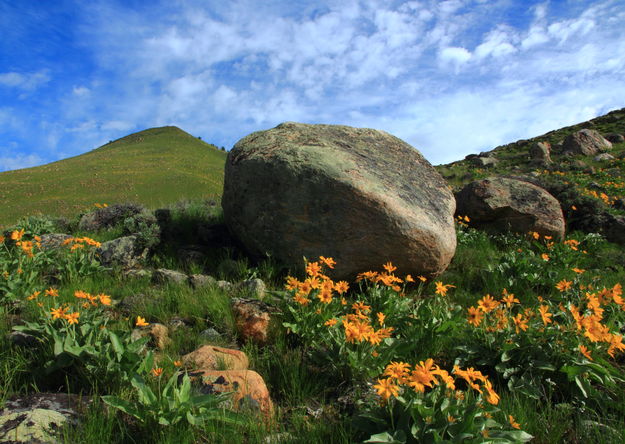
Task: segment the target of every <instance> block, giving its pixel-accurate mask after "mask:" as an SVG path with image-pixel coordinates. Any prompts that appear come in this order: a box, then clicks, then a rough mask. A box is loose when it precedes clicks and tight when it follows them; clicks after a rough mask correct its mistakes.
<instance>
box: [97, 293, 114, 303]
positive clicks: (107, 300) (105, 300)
mask: <svg viewBox="0 0 625 444" xmlns="http://www.w3.org/2000/svg"><path fill="white" fill-rule="evenodd" d="M98 298H99V299H100V304H102V305H111V297H110V296H108V295H106V294H104V293H100V294H99V295H98Z"/></svg>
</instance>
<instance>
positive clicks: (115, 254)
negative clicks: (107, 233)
mask: <svg viewBox="0 0 625 444" xmlns="http://www.w3.org/2000/svg"><path fill="white" fill-rule="evenodd" d="M96 254H97V255H98V257H99V260H100V263H101V264H102V265H103V266H105V267H111V266H115V265H117V266H121V267H123V268H132V267H136V266H137V265H139V264H140V263H141V262H143V261H144V260H145V259H146V257H147V255H148V250H147V249H142V248H141V247H140V245H139V242H138V239H137V236H134V235H133V236H124V237H119V238H117V239H113V240H111V241H108V242H104V243H103V244H102V245H100V247H98V249H97V250H96Z"/></svg>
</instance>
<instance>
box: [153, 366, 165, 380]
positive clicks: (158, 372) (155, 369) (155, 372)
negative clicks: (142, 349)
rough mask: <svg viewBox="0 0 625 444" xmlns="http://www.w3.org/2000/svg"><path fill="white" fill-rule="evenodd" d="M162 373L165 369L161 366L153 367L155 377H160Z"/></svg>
mask: <svg viewBox="0 0 625 444" xmlns="http://www.w3.org/2000/svg"><path fill="white" fill-rule="evenodd" d="M162 374H163V369H162V368H161V367H158V368H153V369H152V375H154V377H155V378H158V377H159V376H161V375H162Z"/></svg>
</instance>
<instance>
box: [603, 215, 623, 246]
mask: <svg viewBox="0 0 625 444" xmlns="http://www.w3.org/2000/svg"><path fill="white" fill-rule="evenodd" d="M601 231H602V233H603V235H604V236H605V238H606V239H607V240H608V241H610V242H614V243H615V244H619V245H625V216H621V215H613V214H610V213H608V212H605V214H604V222H603V227H602V230H601Z"/></svg>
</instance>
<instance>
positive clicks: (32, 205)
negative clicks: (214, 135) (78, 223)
mask: <svg viewBox="0 0 625 444" xmlns="http://www.w3.org/2000/svg"><path fill="white" fill-rule="evenodd" d="M225 159H226V153H225V152H223V151H221V150H219V149H218V148H217V147H216V146H214V145H211V144H208V143H205V142H203V141H201V140H199V139H197V138H196V137H193V136H191V135H190V134H188V133H186V132H184V131H182V130H181V129H179V128H177V127H173V126H167V127H162V128H152V129H147V130H144V131H141V132H138V133H134V134H131V135H128V136H126V137H123V138H121V139H118V140H115V141H113V142H109V143H107V144H106V145H103V146H101V147H99V148H97V149H94V150H93V151H90V152H88V153H85V154H81V155H79V156H75V157H71V158H68V159H63V160H60V161H57V162H52V163H49V164H47V165H42V166H38V167H33V168H26V169H21V170H15V171H7V172H3V173H0V208H2V212H1V214H0V226H2V225H7V224H11V223H14V222H15V221H16V220H17V219H19V218H21V217H24V216H29V215H34V214H55V215H58V216H72V215H75V214H77V213H79V212H80V211H82V210H84V209H85V208H87V207H92V206H93V204H94V203H111V202H127V201H132V202H137V203H141V204H143V205H145V206H148V207H157V206H161V205H164V204H167V203H171V202H175V201H179V200H180V199H199V198H218V197H219V196H220V195H221V192H222V187H223V168H224V163H225Z"/></svg>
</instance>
